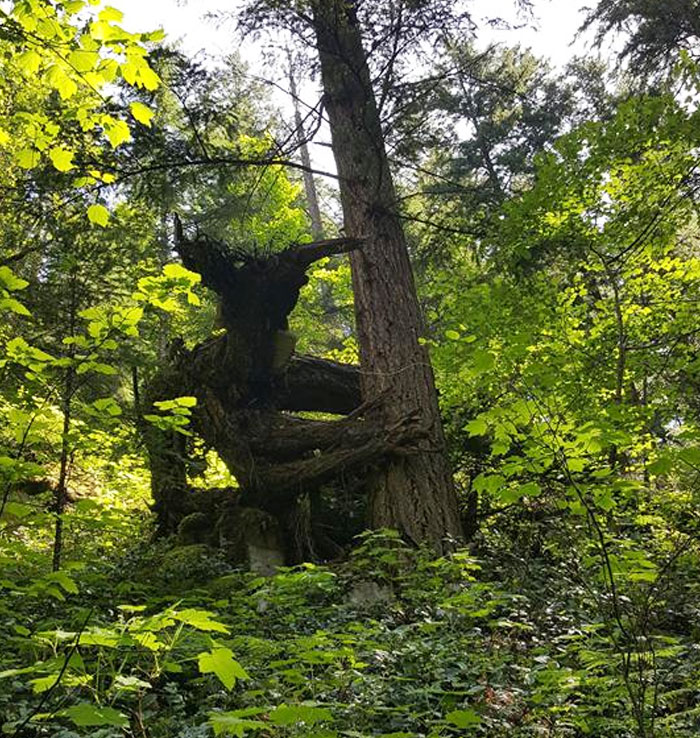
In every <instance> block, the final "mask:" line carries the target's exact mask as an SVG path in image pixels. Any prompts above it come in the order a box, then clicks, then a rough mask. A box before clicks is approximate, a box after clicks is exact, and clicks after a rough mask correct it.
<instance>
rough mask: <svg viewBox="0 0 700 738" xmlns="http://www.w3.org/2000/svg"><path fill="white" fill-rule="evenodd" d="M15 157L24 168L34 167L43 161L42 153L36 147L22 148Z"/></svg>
mask: <svg viewBox="0 0 700 738" xmlns="http://www.w3.org/2000/svg"><path fill="white" fill-rule="evenodd" d="M15 158H16V159H17V163H18V164H19V166H21V167H22V169H34V167H36V166H38V165H39V162H40V161H41V154H40V153H39V152H38V151H37V150H36V149H22V150H21V151H18V152H17V154H16V155H15Z"/></svg>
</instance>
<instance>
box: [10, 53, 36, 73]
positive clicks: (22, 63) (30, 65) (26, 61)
mask: <svg viewBox="0 0 700 738" xmlns="http://www.w3.org/2000/svg"><path fill="white" fill-rule="evenodd" d="M14 60H15V62H16V63H17V65H18V66H19V68H20V69H21V70H22V71H23V72H26V74H28V75H34V74H36V73H37V72H38V71H39V66H40V65H41V56H39V54H37V52H36V51H34V50H33V49H29V50H27V51H23V52H22V53H21V54H17V56H16V57H15V59H14Z"/></svg>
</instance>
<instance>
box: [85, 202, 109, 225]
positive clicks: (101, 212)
mask: <svg viewBox="0 0 700 738" xmlns="http://www.w3.org/2000/svg"><path fill="white" fill-rule="evenodd" d="M87 216H88V219H89V220H90V222H91V223H95V224H97V225H99V226H102V227H103V228H104V227H105V226H106V225H107V223H108V222H109V210H107V208H106V207H105V206H104V205H90V207H89V208H88V211H87Z"/></svg>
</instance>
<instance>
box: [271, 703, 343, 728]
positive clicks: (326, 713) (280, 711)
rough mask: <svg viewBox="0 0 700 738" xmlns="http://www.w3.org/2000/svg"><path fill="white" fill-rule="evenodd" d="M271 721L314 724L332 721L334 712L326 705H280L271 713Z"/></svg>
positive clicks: (278, 723) (276, 722)
mask: <svg viewBox="0 0 700 738" xmlns="http://www.w3.org/2000/svg"><path fill="white" fill-rule="evenodd" d="M269 718H270V722H272V723H274V724H275V725H296V724H297V723H304V724H305V725H314V723H320V722H331V721H332V720H333V713H332V712H331V711H330V710H328V709H327V708H325V707H314V706H313V705H280V706H279V707H276V708H275V709H274V710H272V711H271V712H270V714H269Z"/></svg>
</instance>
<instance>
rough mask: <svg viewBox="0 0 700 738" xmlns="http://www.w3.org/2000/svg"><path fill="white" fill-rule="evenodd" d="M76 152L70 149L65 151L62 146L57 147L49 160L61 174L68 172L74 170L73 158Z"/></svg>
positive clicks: (50, 153)
mask: <svg viewBox="0 0 700 738" xmlns="http://www.w3.org/2000/svg"><path fill="white" fill-rule="evenodd" d="M74 156H75V152H74V151H71V150H70V149H65V148H63V147H62V146H57V147H55V148H53V149H51V151H49V158H50V159H51V162H52V163H53V165H54V167H56V169H58V171H59V172H68V171H70V170H71V169H73V168H74V166H75V165H74V164H73V157H74Z"/></svg>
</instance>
